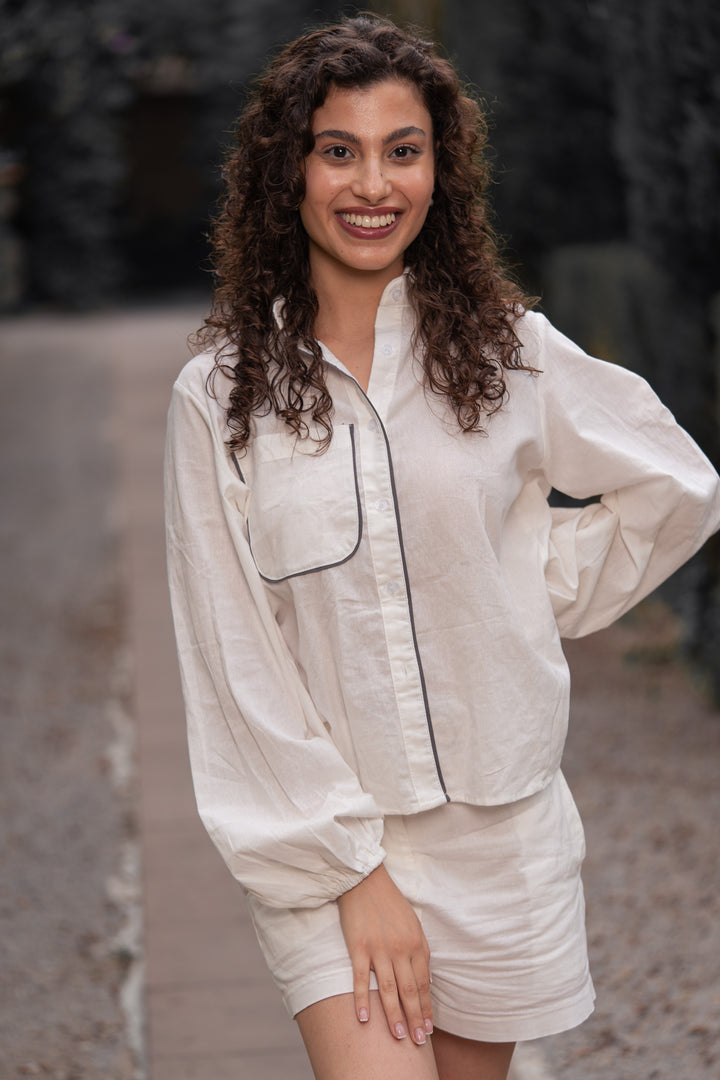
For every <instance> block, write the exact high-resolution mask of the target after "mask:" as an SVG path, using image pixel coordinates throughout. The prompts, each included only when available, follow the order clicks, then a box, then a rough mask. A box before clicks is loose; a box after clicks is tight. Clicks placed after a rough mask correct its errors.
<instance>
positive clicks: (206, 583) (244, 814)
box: [166, 386, 384, 907]
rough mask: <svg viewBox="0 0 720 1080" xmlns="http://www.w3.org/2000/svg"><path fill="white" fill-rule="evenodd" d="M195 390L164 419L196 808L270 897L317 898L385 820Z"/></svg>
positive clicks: (258, 891)
mask: <svg viewBox="0 0 720 1080" xmlns="http://www.w3.org/2000/svg"><path fill="white" fill-rule="evenodd" d="M215 427H219V426H218V425H215V426H214V425H213V424H212V423H211V419H210V415H209V405H208V402H207V400H205V399H203V398H202V397H201V395H200V393H197V394H194V393H192V392H191V391H190V390H189V389H188V388H187V387H185V386H177V387H176V389H175V392H174V394H173V401H172V405H171V409H170V415H169V420H168V439H167V454H166V517H167V538H168V570H169V580H170V591H171V598H172V605H173V615H174V619H175V627H176V636H177V643H178V655H179V660H180V669H181V676H182V682H183V691H184V695H185V701H186V709H187V723H188V738H189V747H190V759H191V767H192V772H193V782H194V785H195V793H196V798H197V802H198V809H199V812H200V815H201V817H202V819H203V822H204V824H205V826H206V828H207V829H208V832H209V833H210V835H211V837H212V839H213V841H214V842H215V844H216V846H217V847H218V849H219V850H220V853H221V854H222V856H223V858H224V859H225V861H226V863H227V864H228V866H229V868H230V870H231V871H232V873H233V874H234V875H235V876H236V877H237V878H238V880H239V881H241V882H242V884H243V885H244V887H245V888H246V889H247V890H249V891H250V892H252V893H253V894H255V895H256V896H257V897H258V898H259V899H261V900H262V901H263V902H264V903H266V904H269V905H272V906H279V907H290V906H300V907H302V906H315V905H318V904H322V903H323V902H325V901H327V900H330V899H335V898H336V897H337V896H339V895H340V894H341V893H343V892H345V891H346V890H347V889H349V888H352V887H353V886H354V885H357V884H358V883H359V882H360V881H361V880H362V879H363V878H364V877H366V875H367V874H368V873H370V871H372V870H373V869H374V868H375V867H376V866H378V865H379V864H380V863H381V861H382V859H383V857H384V852H383V849H382V847H381V844H380V841H381V837H382V819H381V816H380V813H379V810H378V808H377V806H376V804H375V802H374V800H373V799H372V798H371V797H370V796H369V795H367V794H366V793H365V792H364V791H363V790H362V788H361V787H360V785H359V783H358V780H357V778H356V776H355V774H354V773H353V771H352V770H351V769H350V767H349V766H348V765H347V764H346V762H345V761H344V760H343V758H342V757H341V755H340V754H339V752H338V751H337V749H336V748H335V746H334V744H333V743H332V742H331V740H330V738H329V736H328V734H327V732H326V730H325V727H324V725H323V723H322V719H321V718H320V717H319V716H318V715H317V713H316V710H315V709H314V708H313V704H312V702H311V700H310V698H309V696H308V694H307V691H306V689H305V687H304V685H303V683H302V680H301V679H300V676H299V673H298V671H297V668H296V667H295V665H294V663H293V661H292V657H291V656H290V653H289V651H288V649H287V646H286V645H285V642H284V640H283V638H282V635H281V634H280V631H279V629H278V627H277V623H276V621H275V619H274V616H273V612H272V610H271V608H270V605H269V601H268V597H267V594H266V591H265V587H264V585H263V583H262V582H261V580H260V579H259V576H258V574H257V571H256V570H255V566H254V563H253V561H252V556H251V554H250V552H249V549H248V545H247V540H246V536H245V533H244V522H243V514H242V509H243V507H244V504H245V500H246V499H247V496H248V492H247V489H246V488H245V486H244V485H243V484H242V482H241V481H240V479H239V477H237V476H236V475H235V474H234V473H233V471H232V470H231V468H230V464H229V463H228V459H227V454H226V450H225V447H224V446H223V444H222V438H221V436H220V435H219V433H218V431H217V430H215Z"/></svg>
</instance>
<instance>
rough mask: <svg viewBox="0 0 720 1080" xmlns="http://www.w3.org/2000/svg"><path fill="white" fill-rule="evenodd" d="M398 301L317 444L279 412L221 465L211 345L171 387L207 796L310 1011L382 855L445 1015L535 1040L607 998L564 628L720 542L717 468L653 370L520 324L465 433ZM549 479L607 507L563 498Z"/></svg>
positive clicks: (341, 958)
mask: <svg viewBox="0 0 720 1080" xmlns="http://www.w3.org/2000/svg"><path fill="white" fill-rule="evenodd" d="M406 284H407V279H406V277H405V276H403V277H400V278H398V279H396V280H394V281H393V282H391V283H390V284H389V285H388V287H387V288H386V290H385V292H384V294H383V297H382V300H381V303H380V306H379V310H378V314H377V321H376V328H375V352H374V357H373V364H372V372H371V377H370V384H369V388H368V391H367V393H364V392H363V390H362V389H361V388H360V386H359V385H358V383H357V382H356V380H355V379H354V378H353V377H352V376H351V375H350V374H349V373H348V371H347V370H346V369H345V368H344V367H343V365H342V364H341V363H340V362H339V361H338V360H337V359H336V358H335V357H334V356H333V355H332V354H331V353H330V352H329V351H328V350H326V349H324V350H323V352H324V359H325V363H326V368H325V377H326V381H327V385H328V388H329V391H330V393H331V395H332V398H333V402H334V414H333V436H332V441H331V443H330V446H329V448H328V449H327V451H326V452H324V453H319V454H318V453H316V449H317V444H316V442H315V441H313V439H312V438H308V439H301V438H297V437H296V436H294V435H293V434H292V432H291V431H290V430H289V429H288V428H287V426H286V425H285V424H284V422H283V421H282V420H280V419H279V418H278V417H277V416H276V415H275V414H274V413H272V412H270V413H268V414H267V415H258V416H256V417H255V418H254V433H253V437H252V439H251V441H250V443H249V444H248V446H247V447H246V449H245V451H243V452H242V453H238V454H232V453H230V452H229V451H228V448H227V439H228V436H229V430H228V427H227V423H226V409H227V397H228V393H229V390H230V388H231V385H232V384H231V382H230V380H229V379H228V377H227V376H226V375H225V374H223V373H222V372H221V371H219V372H217V373H216V375H215V378H214V383H213V384H212V385H213V386H214V393H209V392H208V387H207V380H208V375H209V373H210V371H211V370H212V367H213V363H214V356H213V355H211V354H207V353H206V354H202V355H200V356H198V357H196V358H195V359H194V360H192V361H190V363H189V364H188V365H187V366H186V367H185V368H184V370H183V372H182V373H181V375H180V377H179V378H178V380H177V383H176V385H175V388H174V393H173V400H172V405H171V409H170V417H169V427H168V449H167V462H166V470H167V475H166V484H167V489H166V501H167V506H166V512H167V524H168V555H169V574H170V587H171V594H172V601H173V609H174V616H175V624H176V632H177V640H178V650H179V656H180V664H181V671H182V680H183V689H184V694H185V701H186V707H187V720H188V731H189V744H190V757H191V765H192V771H193V778H194V784H195V791H196V796H197V801H198V807H199V811H200V814H201V817H202V819H203V821H204V823H205V826H206V827H207V829H208V832H209V833H210V836H211V837H212V839H213V841H214V842H215V844H216V845H217V847H218V849H219V850H220V852H221V854H222V856H223V858H224V859H225V861H226V863H227V865H228V867H229V868H230V870H231V872H232V873H233V874H234V875H235V877H236V878H237V879H238V881H240V882H241V884H242V886H243V888H244V890H245V892H246V896H247V900H248V903H249V905H250V910H251V913H252V917H253V920H254V924H255V927H256V930H257V934H258V938H259V940H260V943H261V946H262V948H263V950H264V953H265V956H266V958H267V961H268V964H269V967H270V970H271V972H272V974H273V977H274V978H275V981H276V982H277V984H278V986H279V988H280V990H281V993H282V995H283V998H284V1001H285V1004H286V1006H287V1008H288V1010H289V1012H290V1013H291V1014H292V1015H295V1014H296V1013H297V1012H299V1011H300V1010H301V1009H303V1008H305V1007H307V1006H308V1005H310V1004H312V1003H313V1002H315V1001H318V1000H320V999H322V998H325V997H329V996H331V995H335V994H341V993H350V992H351V991H352V987H353V981H352V971H351V966H350V961H349V957H348V954H347V949H346V947H345V943H344V940H343V936H342V931H341V928H340V923H339V917H338V908H337V904H336V903H335V901H336V898H337V897H338V896H339V895H340V894H341V893H343V892H344V891H346V890H347V889H349V888H351V887H352V886H354V885H356V884H357V883H358V882H359V881H361V880H362V879H363V877H365V876H366V875H367V874H368V873H369V872H370V871H372V870H373V869H374V868H375V867H377V866H378V865H379V864H380V863H381V862H383V861H384V862H385V864H386V866H387V868H388V870H389V872H390V874H391V876H392V877H393V879H394V881H395V882H396V884H397V885H398V887H399V888H400V890H401V891H402V893H403V894H404V895H405V896H406V897H407V898H408V900H409V901H410V902H411V903H412V904H413V906H414V907H415V909H416V911H417V913H418V916H419V918H420V920H421V922H422V925H423V929H424V932H425V935H426V937H427V940H428V943H429V946H430V951H431V971H432V975H433V983H432V995H433V1009H434V1017H435V1022H436V1025H437V1026H438V1027H439V1028H442V1029H444V1030H446V1031H449V1032H452V1033H454V1034H457V1035H461V1036H464V1037H466V1038H471V1039H482V1040H488V1041H514V1040H523V1039H532V1038H537V1037H540V1036H543V1035H548V1034H551V1033H554V1032H557V1031H560V1030H563V1029H566V1028H569V1027H572V1026H574V1025H575V1024H577V1023H580V1022H581V1021H582V1020H583V1019H584V1018H585V1017H586V1016H587V1015H588V1014H589V1013H590V1011H591V1010H592V1002H593V996H594V995H593V987H592V982H591V980H590V975H589V972H588V963H587V949H586V943H585V930H584V905H583V894H582V886H581V882H580V866H581V863H582V858H583V854H584V841H583V831H582V825H581V823H580V820H579V817H578V813H577V810H576V808H575V805H574V803H573V800H572V797H571V795H570V793H569V791H568V789H567V785H566V784H565V780H564V778H563V776H562V773H561V772H560V759H561V755H562V749H563V743H564V739H565V734H566V728H567V719H568V699H569V675H568V669H567V664H566V662H565V659H564V656H563V652H562V649H561V644H560V639H561V637H562V636H566V637H576V636H580V635H582V634H587V633H590V632H592V631H594V630H597V629H599V628H601V627H604V626H606V625H608V624H609V623H610V622H612V621H613V620H614V619H616V618H617V617H618V616H619V615H621V614H622V613H623V612H624V611H626V610H627V609H628V608H629V607H631V606H632V605H633V604H634V603H635V602H637V601H638V600H639V599H640V598H641V597H643V596H645V595H646V594H647V593H649V592H650V591H651V590H652V589H654V588H655V586H657V585H658V584H659V583H660V582H661V581H662V580H663V579H665V578H666V577H667V576H668V575H669V574H670V573H672V572H673V571H674V570H675V569H676V568H677V567H678V566H679V565H680V564H681V563H683V562H684V561H685V560H686V559H687V558H689V557H690V555H692V554H693V553H694V552H695V551H696V550H697V549H698V548H699V547H700V546H701V544H702V543H703V542H704V540H705V539H706V538H707V537H708V536H709V535H710V534H711V533H712V532H713V531H714V530H715V529H716V528H718V526H719V525H720V489H719V486H718V484H719V481H718V477H717V475H716V473H715V471H714V469H713V468H712V466H711V465H710V463H709V462H708V460H707V459H706V458H705V456H704V455H703V454H702V453H701V451H700V450H699V449H698V447H697V446H696V445H695V443H694V442H693V441H692V440H691V439H690V438H689V436H688V435H687V434H686V433H685V432H684V431H683V430H682V429H681V428H680V427H678V425H677V424H676V422H675V421H674V419H673V417H672V416H671V414H670V413H669V412H668V411H667V409H665V408H664V406H663V405H662V404H661V403H660V402H659V401H658V399H657V398H656V396H655V395H654V394H653V392H652V391H651V390H650V388H649V387H648V385H647V384H646V383H645V382H644V381H643V380H642V379H640V378H639V377H638V376H636V375H634V374H632V373H630V372H628V371H626V370H624V369H622V368H620V367H616V366H614V365H611V364H606V363H603V362H602V361H599V360H595V359H593V358H591V357H589V356H587V355H586V354H584V353H583V352H582V351H581V350H580V349H579V348H577V347H576V346H575V345H573V344H572V343H571V342H570V341H568V340H567V339H566V338H565V337H563V336H562V335H561V334H560V333H559V332H558V331H556V330H555V329H553V327H552V326H550V324H549V323H548V322H547V320H546V319H545V318H544V317H543V316H542V315H539V314H537V313H533V312H530V313H526V314H524V315H523V316H521V317H520V319H519V321H518V323H517V327H516V330H517V333H518V336H519V338H520V341H521V342H522V359H523V362H524V363H525V365H526V366H527V367H528V368H534V369H536V373H532V372H530V371H525V370H518V371H507V372H506V373H505V378H506V382H507V387H508V397H507V401H506V402H505V404H504V405H503V407H502V408H501V409H500V410H499V411H498V412H497V413H495V414H494V415H492V416H491V417H488V418H487V421H486V424H485V432H484V433H479V432H473V433H467V432H463V431H461V430H460V428H459V426H458V423H457V420H456V417H455V414H454V412H453V411H452V408H451V407H450V405H449V403H448V402H447V401H446V399H444V398H442V397H440V396H438V395H435V394H433V393H431V392H429V391H426V390H425V389H424V387H423V379H422V369H421V366H420V364H419V362H418V360H417V358H416V356H415V355H414V352H413V345H412V335H413V329H414V313H413V309H412V307H411V304H410V302H409V299H408V297H407V290H406ZM276 308H277V317H278V319H279V321H280V322H281V320H282V305H281V304H279V305H276ZM310 434H311V435H314V434H315V435H316V434H317V432H314V431H313V430H312V429H311V432H310ZM551 488H556V489H557V490H559V491H561V492H564V493H566V494H567V495H569V496H571V497H573V498H574V499H576V500H587V499H588V498H590V497H595V501H593V502H591V503H589V504H588V505H585V506H577V507H572V508H565V507H563V508H557V507H551V506H550V505H549V503H548V494H549V493H550V490H551ZM600 496H601V497H600Z"/></svg>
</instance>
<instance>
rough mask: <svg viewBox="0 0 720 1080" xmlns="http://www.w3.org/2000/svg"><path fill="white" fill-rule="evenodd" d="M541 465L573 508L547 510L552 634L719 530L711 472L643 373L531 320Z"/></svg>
mask: <svg viewBox="0 0 720 1080" xmlns="http://www.w3.org/2000/svg"><path fill="white" fill-rule="evenodd" d="M534 323H535V325H536V327H537V333H538V335H539V350H538V355H537V360H536V364H537V366H538V367H539V368H540V369H541V372H542V373H541V374H540V375H539V376H538V383H539V386H540V395H541V402H542V405H541V408H542V414H543V424H544V445H545V461H544V467H543V471H544V473H545V476H546V478H547V481H548V482H549V484H551V485H552V486H553V487H554V488H556V489H557V490H558V491H561V492H564V493H565V494H566V495H570V496H572V497H573V498H574V499H582V500H585V499H588V498H591V497H595V498H596V499H598V498H599V501H593V502H591V503H590V504H588V505H587V506H584V507H582V508H558V507H554V508H553V509H552V512H551V513H552V525H551V529H550V533H549V537H548V550H547V564H546V581H547V586H548V590H549V593H550V598H551V601H552V605H553V610H554V613H555V617H556V619H557V623H558V627H559V630H560V633H561V635H562V636H564V637H580V636H582V635H583V634H589V633H591V632H593V631H595V630H599V629H601V628H602V627H605V626H608V625H609V624H610V623H611V622H612V621H613V620H614V619H616V618H618V617H619V616H620V615H622V614H623V612H625V611H627V610H628V609H629V608H630V607H632V605H633V604H635V603H637V602H638V601H639V600H641V599H642V598H643V597H644V596H646V595H647V594H648V593H650V592H651V591H652V590H653V589H654V588H656V587H657V586H658V585H659V584H660V583H661V582H662V581H664V580H665V579H666V578H667V577H669V576H670V574H672V573H673V572H674V571H675V570H677V569H678V567H680V566H681V565H682V564H683V563H684V562H686V560H687V559H689V558H690V556H691V555H693V554H694V553H695V552H696V551H697V550H698V549H699V548H700V547H701V546H702V544H703V543H704V542H705V540H706V539H707V538H708V537H709V536H710V535H711V534H712V533H713V532H714V531H715V530H716V529H717V528H718V527H720V489H719V481H718V475H717V473H716V472H715V469H714V468H713V467H712V465H711V464H710V462H709V461H708V459H707V458H706V457H705V455H704V454H703V453H702V451H701V450H700V449H699V448H698V446H697V445H696V444H695V443H694V442H693V440H692V439H691V438H690V436H689V435H688V434H687V433H686V432H685V431H683V429H682V428H681V427H680V426H679V425H678V424H677V423H676V421H675V419H674V417H673V416H672V414H671V413H670V412H669V411H668V409H666V408H665V406H664V405H663V404H662V403H661V402H660V401H659V399H658V398H657V396H656V395H655V394H654V393H653V391H652V390H651V389H650V387H649V386H648V384H647V383H646V382H645V380H644V379H641V378H640V377H639V376H638V375H635V374H634V373H632V372H630V371H628V370H626V369H625V368H622V367H619V366H617V365H614V364H609V363H605V362H603V361H601V360H596V359H593V358H592V357H589V356H587V355H586V354H585V353H584V352H583V351H582V350H581V349H579V348H578V347H577V346H576V345H574V344H573V343H572V342H571V341H569V340H568V339H567V338H566V337H564V336H563V335H562V334H560V333H559V332H558V331H557V330H555V329H554V328H553V327H552V326H551V325H550V323H548V322H547V320H546V319H544V318H543V317H542V316H537V315H536V316H535V317H534Z"/></svg>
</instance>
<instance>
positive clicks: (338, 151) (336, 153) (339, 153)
mask: <svg viewBox="0 0 720 1080" xmlns="http://www.w3.org/2000/svg"><path fill="white" fill-rule="evenodd" d="M323 157H329V158H330V159H331V161H348V160H349V159H350V158H351V157H352V154H351V152H350V149H349V147H347V146H328V147H326V148H325V150H323Z"/></svg>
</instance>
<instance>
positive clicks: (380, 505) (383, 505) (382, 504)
mask: <svg viewBox="0 0 720 1080" xmlns="http://www.w3.org/2000/svg"><path fill="white" fill-rule="evenodd" d="M389 505H390V503H389V502H388V501H387V499H378V501H377V502H376V503H375V509H376V510H387V508H388V506H389Z"/></svg>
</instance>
